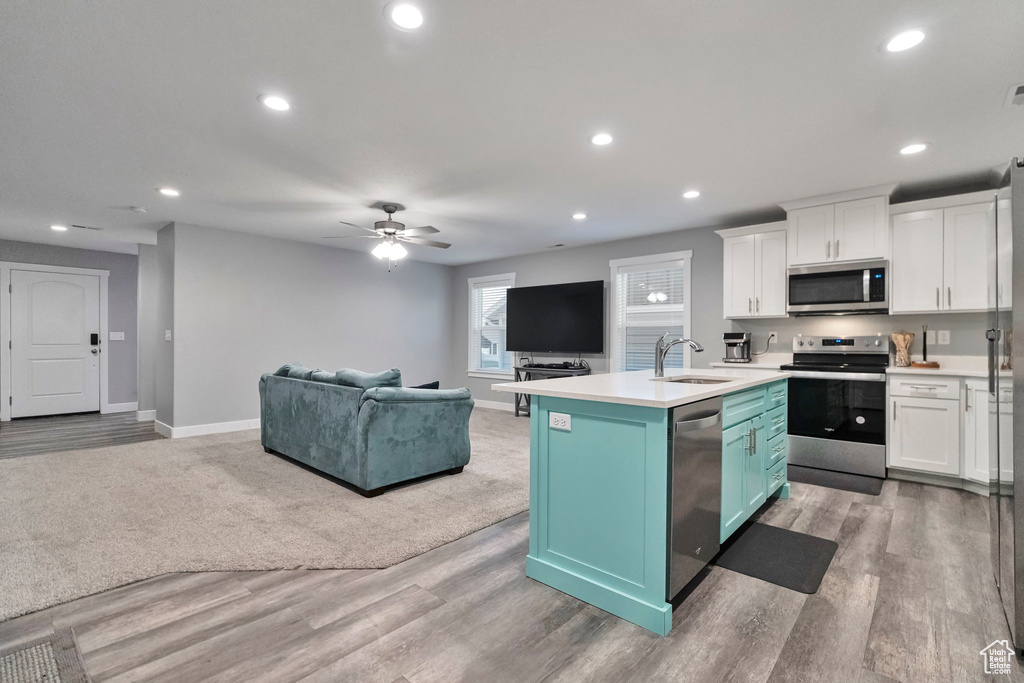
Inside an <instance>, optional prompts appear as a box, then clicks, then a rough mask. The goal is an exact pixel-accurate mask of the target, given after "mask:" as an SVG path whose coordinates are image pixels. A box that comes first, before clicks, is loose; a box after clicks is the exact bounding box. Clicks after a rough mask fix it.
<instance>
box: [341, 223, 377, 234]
mask: <svg viewBox="0 0 1024 683" xmlns="http://www.w3.org/2000/svg"><path fill="white" fill-rule="evenodd" d="M338 222H339V223H341V224H342V225H351V226H352V227H353V228H359V229H360V230H365V231H367V232H372V233H373V234H374V235H376V234H377V231H376V230H374V229H373V228H364V227H363V226H361V225H356V224H355V223H349V222H348V221H338Z"/></svg>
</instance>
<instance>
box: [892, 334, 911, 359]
mask: <svg viewBox="0 0 1024 683" xmlns="http://www.w3.org/2000/svg"><path fill="white" fill-rule="evenodd" d="M892 343H893V344H895V345H896V367H898V368H909V367H910V345H911V344H913V343H914V333H913V332H907V331H906V330H900V331H899V332H893V333H892Z"/></svg>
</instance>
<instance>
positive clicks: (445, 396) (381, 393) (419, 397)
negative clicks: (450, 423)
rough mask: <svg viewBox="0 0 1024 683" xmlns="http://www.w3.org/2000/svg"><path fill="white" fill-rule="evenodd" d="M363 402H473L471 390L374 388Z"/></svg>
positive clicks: (367, 392)
mask: <svg viewBox="0 0 1024 683" xmlns="http://www.w3.org/2000/svg"><path fill="white" fill-rule="evenodd" d="M362 400H363V402H366V401H377V402H378V403H424V402H437V401H467V400H472V396H471V394H470V393H469V389H407V388H405V387H373V388H372V389H367V390H366V391H365V392H363V398H362Z"/></svg>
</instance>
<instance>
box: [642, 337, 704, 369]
mask: <svg viewBox="0 0 1024 683" xmlns="http://www.w3.org/2000/svg"><path fill="white" fill-rule="evenodd" d="M670 334H671V332H666V333H665V334H663V335H661V336H660V337H659V338H658V341H657V342H655V344H654V376H655V377H664V376H665V356H666V355H668V350H669V349H671V348H672V347H673V346H675V345H676V344H689V345H690V348H691V349H693V350H694V351H695V352H696V353H700V352H701V351H703V350H704V347H703V346H701V345H700V344H698V343H697V342H695V341H693V340H692V339H681V338H680V339H673V340H672V341H670V342H668V343H667V344H666V343H665V338H666V337H668V335H670Z"/></svg>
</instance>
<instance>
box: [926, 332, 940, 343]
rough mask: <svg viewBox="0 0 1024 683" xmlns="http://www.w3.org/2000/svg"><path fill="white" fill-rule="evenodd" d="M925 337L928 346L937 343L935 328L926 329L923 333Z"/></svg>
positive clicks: (937, 336) (937, 337)
mask: <svg viewBox="0 0 1024 683" xmlns="http://www.w3.org/2000/svg"><path fill="white" fill-rule="evenodd" d="M925 339H927V340H928V344H929V345H930V346H936V345H937V344H938V343H939V335H938V334H936V331H935V330H928V331H927V332H926V333H925Z"/></svg>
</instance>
